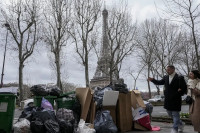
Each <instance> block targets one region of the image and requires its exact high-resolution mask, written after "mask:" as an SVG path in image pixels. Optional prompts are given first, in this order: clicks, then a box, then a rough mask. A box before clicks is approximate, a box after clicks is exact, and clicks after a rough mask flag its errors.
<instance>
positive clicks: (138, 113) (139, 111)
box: [132, 107, 149, 121]
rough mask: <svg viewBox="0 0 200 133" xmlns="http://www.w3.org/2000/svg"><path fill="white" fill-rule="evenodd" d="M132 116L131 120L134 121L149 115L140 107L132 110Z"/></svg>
mask: <svg viewBox="0 0 200 133" xmlns="http://www.w3.org/2000/svg"><path fill="white" fill-rule="evenodd" d="M132 115H133V120H134V121H136V120H138V119H141V118H143V117H145V116H148V115H149V114H148V113H147V112H146V111H145V110H144V109H143V108H142V107H138V108H137V109H135V110H134V109H133V108H132Z"/></svg>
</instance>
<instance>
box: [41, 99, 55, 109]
mask: <svg viewBox="0 0 200 133" xmlns="http://www.w3.org/2000/svg"><path fill="white" fill-rule="evenodd" d="M41 107H42V108H44V109H50V110H53V106H52V105H51V103H50V102H49V101H48V100H47V99H45V98H44V97H43V98H42V102H41Z"/></svg>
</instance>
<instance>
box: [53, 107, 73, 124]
mask: <svg viewBox="0 0 200 133" xmlns="http://www.w3.org/2000/svg"><path fill="white" fill-rule="evenodd" d="M56 117H57V119H64V120H65V121H74V120H75V119H74V114H73V111H72V110H70V109H65V108H60V109H58V111H57V112H56Z"/></svg>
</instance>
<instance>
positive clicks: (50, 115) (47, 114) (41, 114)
mask: <svg viewBox="0 0 200 133" xmlns="http://www.w3.org/2000/svg"><path fill="white" fill-rule="evenodd" d="M36 119H40V120H42V122H43V123H44V122H45V121H46V120H49V119H51V120H53V121H56V115H55V112H54V111H52V110H45V109H43V110H41V111H36V112H33V113H32V120H33V121H34V120H36Z"/></svg>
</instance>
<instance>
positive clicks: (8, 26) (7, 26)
mask: <svg viewBox="0 0 200 133" xmlns="http://www.w3.org/2000/svg"><path fill="white" fill-rule="evenodd" d="M4 26H5V27H6V28H7V32H6V43H5V49H4V56H3V66H2V73H1V86H0V88H2V87H3V76H4V66H5V59H6V50H7V41H8V30H9V28H10V25H9V24H8V23H5V24H4Z"/></svg>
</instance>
